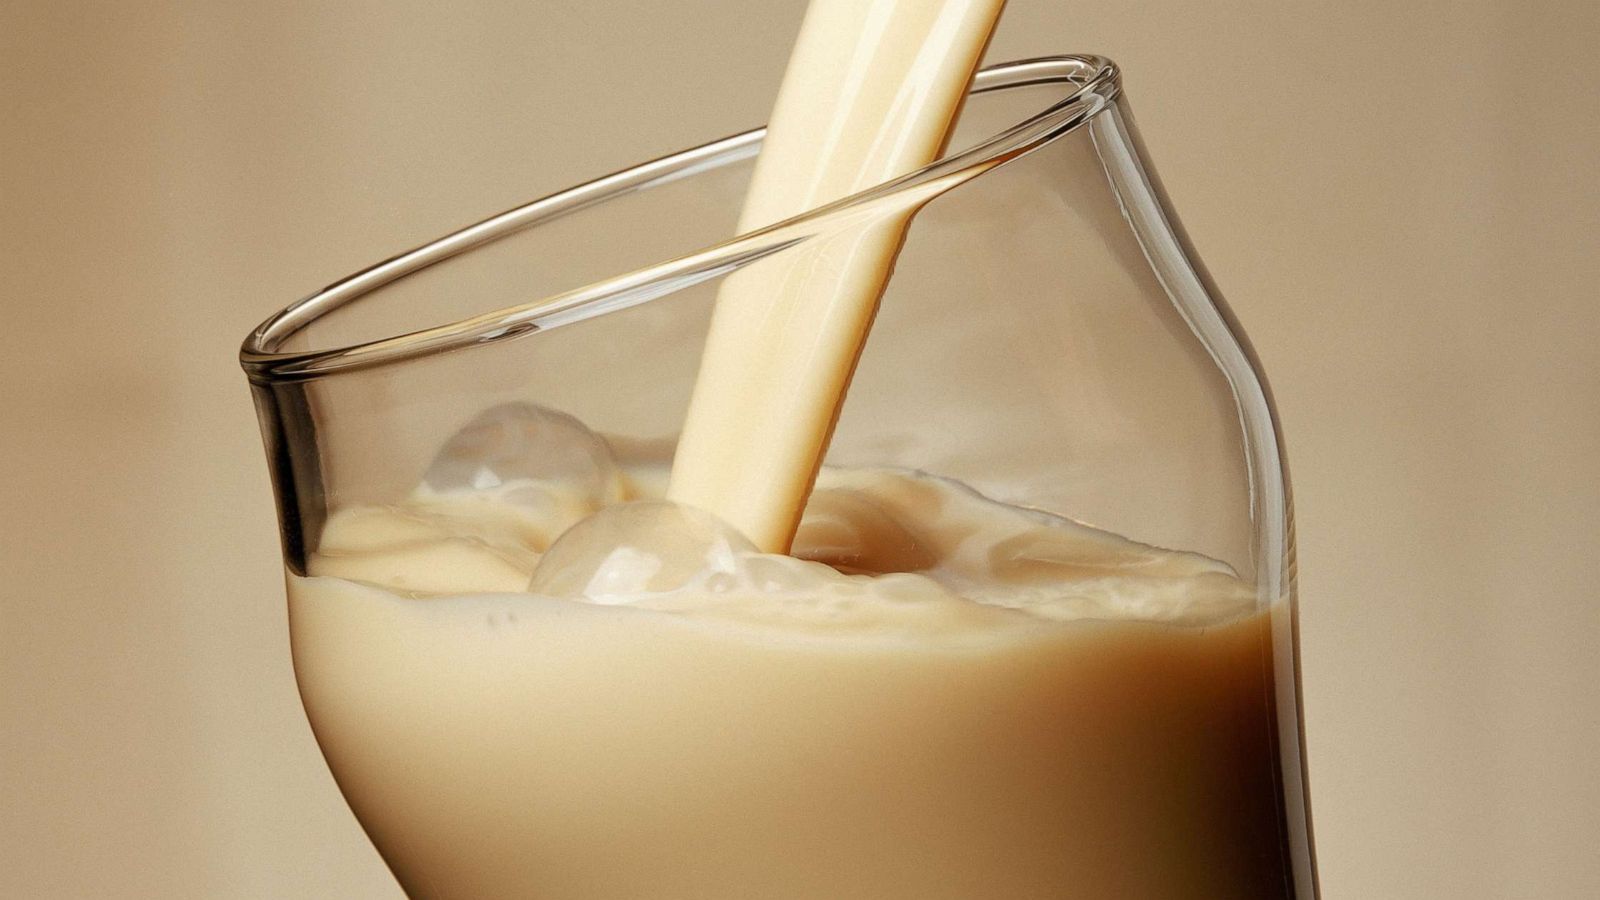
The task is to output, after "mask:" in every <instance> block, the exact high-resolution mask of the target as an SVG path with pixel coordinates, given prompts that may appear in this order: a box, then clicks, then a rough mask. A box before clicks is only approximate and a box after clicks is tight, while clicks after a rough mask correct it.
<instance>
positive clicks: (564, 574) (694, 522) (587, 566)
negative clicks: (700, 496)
mask: <svg viewBox="0 0 1600 900" xmlns="http://www.w3.org/2000/svg"><path fill="white" fill-rule="evenodd" d="M755 552H756V548H755V545H754V544H752V543H750V541H749V540H747V539H746V538H745V537H744V536H743V535H741V534H739V533H738V532H737V531H735V530H734V529H733V528H732V527H730V526H729V525H727V524H726V523H724V522H723V521H722V520H720V519H718V518H717V517H716V516H713V515H711V514H710V513H707V512H703V511H701V510H698V509H694V508H693V507H688V506H681V505H679V504H676V503H668V502H665V501H643V502H635V503H622V504H618V505H615V506H608V507H606V508H605V509H602V510H600V511H599V512H597V513H595V514H594V515H592V516H589V517H588V518H586V519H584V520H583V521H581V522H579V523H578V524H576V525H574V526H572V527H571V528H570V529H568V530H567V532H566V533H565V534H563V535H562V536H561V537H560V538H559V539H557V540H556V542H555V543H554V544H552V545H551V546H550V549H549V550H548V551H547V552H546V553H545V555H544V557H543V558H542V559H541V560H540V561H539V566H538V568H537V569H535V570H534V573H533V578H532V579H531V580H530V581H529V583H528V590H529V592H531V593H535V594H542V595H545V596H550V597H562V598H567V599H579V598H582V599H585V600H589V601H591V602H596V603H606V602H626V601H627V600H630V599H636V598H638V597H639V596H640V595H641V594H649V593H660V592H665V591H674V590H678V589H680V588H684V587H688V586H690V585H704V586H705V587H706V588H707V589H708V590H716V589H717V587H718V585H717V581H718V580H719V579H721V580H723V581H727V580H730V579H733V578H735V577H736V576H737V573H738V572H739V570H740V563H741V560H742V559H743V558H744V557H746V556H749V555H751V554H754V553H755Z"/></svg>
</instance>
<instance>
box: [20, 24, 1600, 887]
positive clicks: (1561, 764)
mask: <svg viewBox="0 0 1600 900" xmlns="http://www.w3.org/2000/svg"><path fill="white" fill-rule="evenodd" d="M801 9H802V3H801V0H767V2H759V3H731V2H719V0H671V2H659V3H630V2H622V0H607V2H599V0H595V2H582V0H562V2H545V3H538V2H531V0H522V2H516V3H513V2H484V3H477V4H444V3H425V2H414V0H389V2H376V0H351V2H344V3H318V2H309V0H287V2H273V3H214V2H203V0H195V2H162V0H143V2H129V3H107V2H81V0H56V2H43V0H4V2H3V3H0V116H3V119H0V179H3V180H0V191H3V193H0V227H3V233H0V248H3V249H0V267H3V268H0V275H3V277H0V291H3V293H0V303H3V319H0V322H3V326H4V327H3V328H0V498H3V500H4V503H5V507H6V513H5V515H4V516H0V561H3V573H4V574H3V576H0V584H3V585H4V587H3V589H0V603H3V607H0V615H3V621H0V644H3V646H0V711H3V716H4V718H3V720H0V726H3V731H0V792H3V793H0V863H3V868H4V870H5V873H6V876H5V877H6V881H7V885H8V887H7V889H6V893H8V894H10V895H11V896H18V897H87V896H96V897H313V896H320V897H333V896H337V897H395V896H397V895H398V891H397V889H396V888H395V887H394V886H393V884H392V882H391V881H390V880H389V879H388V877H387V875H386V873H385V871H384V869H383V867H382V864H381V863H380V861H379V860H378V858H377V856H376V855H375V853H374V852H373V851H372V850H371V849H370V848H369V847H368V845H367V844H366V841H365V840H364V838H363V837H362V835H361V833H360V831H359V830H358V828H357V826H356V824H355V821H354V820H353V819H352V818H351V816H350V814H349V813H348V812H347V811H346V809H345V808H344V806H343V804H342V802H341V801H340V799H339V797H338V795H337V793H336V792H335V789H334V786H333V783H332V781H331V780H330V778H329V776H328V775H327V773H326V772H325V771H324V769H323V767H322V764H321V760H320V757H319V756H318V755H317V750H316V747H315V745H314V744H313V743H312V739H311V735H310V733H309V731H308V730H307V728H306V725H305V722H304V719H303V718H302V715H301V713H300V710H299V706H298V703H297V698H296V695H295V691H294V686H293V682H292V680H291V675H290V671H289V663H288V659H289V656H288V648H287V645H286V639H285V622H284V612H283V603H282V599H281V594H280V590H281V588H280V585H279V582H278V569H277V559H276V542H275V537H274V523H273V518H272V513H271V499H270V495H269V490H268V486H267V482H266V476H265V469H264V466H263V465H262V460H261V453H260V451H259V449H258V447H257V443H256V440H257V438H256V431H255V424H254V421H253V418H252V414H251V411H250V406H249V402H248V398H247V395H246V392H245V388H244V381H243V378H242V376H241V375H240V374H239V372H238V370H237V369H236V367H235V363H234V353H235V349H236V346H237V343H238V340H239V339H240V338H241V337H242V335H243V334H244V332H245V331H246V330H247V329H248V328H249V327H250V326H252V325H253V324H254V323H255V322H256V321H257V320H259V319H260V318H262V317H263V316H264V315H265V314H266V313H267V312H269V311H271V310H272V309H273V308H275V307H277V306H279V305H281V304H283V303H284V302H286V301H287V300H289V299H292V298H294V297H296V296H298V295H300V294H303V293H305V292H307V291H309V290H310V289H313V288H315V287H317V286H319V285H321V284H323V283H325V282H327V281H329V280H331V279H332V278H334V277H336V276H338V275H341V274H343V273H345V272H347V271H349V270H352V269H355V268H357V267H360V266H362V265H365V264H367V263H369V262H372V261H374V260H376V259H379V258H382V257H384V256H386V255H388V254H389V253H391V252H393V251H395V250H397V249H401V248H403V247H405V246H408V245H410V244H413V243H416V242H418V241H420V240H422V239H425V238H429V237H432V236H435V235H436V234H438V233H440V232H442V231H444V230H446V229H447V228H450V227H454V226H456V225H459V224H463V223H465V222H468V221H471V220H473V219H475V218H477V217H480V216H482V215H484V214H486V213H489V212H492V211H496V210H498V209H500V208H503V207H505V206H507V205H510V204H511V203H512V202H514V201H519V200H522V199H526V198H531V197H533V196H536V195H538V194H541V193H544V192H547V191H550V190H553V189H556V188H559V187H562V186H564V185H566V184H568V183H571V182H574V181H576V180H579V179H580V178H582V177H584V176H587V175H591V174H596V173H600V172H604V171H607V170H610V169H614V168H618V167H620V166H622V165H625V164H627V163H629V162H631V161H633V160H636V159H638V158H641V157H643V156H647V155H652V154H655V153H658V152H661V151H666V150H671V149H676V148H679V147H681V146H685V145H688V144H690V143H694V142H697V141H698V140H699V139H702V138H705V137H708V136H712V135H717V134H721V133H724V132H729V131H733V130H736V129H739V128H742V127H745V126H747V125H750V124H752V123H755V122H758V121H760V119H761V118H762V116H763V114H764V111H765V107H766V105H767V103H768V101H769V98H770V96H771V94H772V92H773V91H774V89H775V87H776V84H777V80H778V77H779V75H780V74H781V71H782V61H783V58H784V55H785V53H786V51H787V46H788V43H789V41H790V39H791V37H792V36H793V33H794V30H795V28H796V26H797V24H798V21H799V17H800V13H801ZM1597 34H1600V5H1596V4H1592V3H1588V2H1583V0H1572V2H1544V3H1538V2H1532V3H1530V2H1511V0H1460V2H1448V3H1447V2H1431V0H1430V2H1419V3H1391V2H1370V0H1345V2H1338V3H1333V2H1325V3H1285V2H1282V0H1261V2H1222V3H1206V4H1201V3H1186V2H1175V0H1156V2H1148V3H1087V2H1067V0H1012V9H1011V10H1010V12H1009V14H1008V18H1007V20H1006V22H1005V24H1004V25H1003V27H1002V30H1001V33H1000V34H999V36H998V37H997V38H996V40H995V44H994V47H993V50H992V52H991V58H993V59H999V58H1006V57H1015V56H1021V55H1034V54H1041V53H1047V52H1052V51H1073V50H1077V51H1095V52H1101V53H1105V54H1108V55H1111V56H1113V57H1115V58H1116V59H1117V60H1119V61H1120V62H1121V63H1123V65H1124V66H1125V68H1126V70H1127V83H1128V86H1129V91H1130V96H1131V97H1132V99H1133V103H1134V106H1135V108H1136V110H1137V111H1138V114H1139V117H1140V121H1141V124H1142V125H1143V128H1144V131H1145V136H1146V138H1147V140H1148V142H1149V144H1150V147H1151V152H1152V154H1153V156H1154V159H1155V162H1156V164H1157V166H1158V167H1159V169H1160V170H1161V172H1162V174H1163V176H1164V177H1165V180H1166V182H1167V184H1168V186H1169V188H1170V189H1171V192H1172V194H1173V198H1174V200H1175V202H1176V204H1177V207H1178V209H1179V210H1180V212H1181V214H1182V215H1183V217H1184V219H1185V220H1186V223H1187V224H1188V226H1189V228H1190V231H1191V232H1192V233H1193V235H1194V237H1195V239H1196V242H1197V244H1198V245H1199V247H1200V250H1201V252H1202V253H1203V254H1204V256H1205V259H1206V261H1207V262H1208V264H1209V265H1210V267H1211V269H1212V270H1213V273H1214V274H1215V276H1216V279H1217V281H1218V282H1219V283H1220V284H1221V285H1222V286H1223V289H1224V291H1225V292H1226V293H1227V295H1228V296H1229V298H1230V299H1231V301H1232V303H1233V305H1234V307H1235V309H1236V310H1237V312H1238V314H1239V316H1240V318H1241V319H1242V320H1243V322H1244V323H1245V325H1246V327H1247V328H1248V329H1249V331H1250V333H1251V334H1252V336H1253V337H1254V339H1255V343H1256V346H1257V348H1258V349H1259V351H1260V354H1261V356H1262V358H1263V359H1264V361H1265V364H1266V367H1267V370H1268V372H1269V374H1270V375H1271V376H1272V379H1273V382H1274V385H1275V387H1276V389H1277V395H1278V399H1279V403H1280V406H1281V411H1282V414H1283V419H1284V422H1285V426H1286V428H1287V432H1288V442H1289V450H1290V456H1291V461H1292V464H1293V468H1294V480H1295V488H1296V494H1297V501H1298V511H1299V525H1300V540H1301V544H1300V546H1301V572H1302V599H1303V602H1304V615H1303V631H1304V663H1305V693H1306V708H1307V715H1308V720H1309V721H1308V731H1309V746H1310V757H1311V775H1312V786H1313V794H1314V803H1315V811H1316V827H1317V842H1318V849H1319V851H1320V857H1321V869H1322V874H1323V878H1324V882H1325V887H1326V891H1327V895H1328V896H1329V897H1332V898H1352V900H1354V898H1446V897H1450V898H1454V897H1508V898H1509V897H1516V898H1523V897H1526V898H1553V897H1572V898H1582V897H1594V896H1600V854H1597V853H1596V852H1595V849H1594V841H1595V838H1596V832H1597V830H1600V776H1597V774H1596V771H1595V761H1594V757H1595V755H1596V751H1595V748H1596V746H1597V745H1600V703H1597V702H1596V701H1595V686H1596V684H1597V683H1600V597H1597V595H1596V594H1597V591H1596V587H1597V583H1600V563H1597V562H1596V560H1597V558H1600V554H1597V553H1596V552H1595V550H1594V549H1593V547H1592V544H1593V541H1594V538H1595V535H1596V533H1597V530H1600V512H1597V510H1600V471H1597V466H1596V465H1595V459H1596V456H1597V450H1600V447H1597V444H1600V365H1597V363H1600V355H1597V352H1596V350H1595V346H1596V341H1597V338H1600V304H1597V303H1596V300H1595V296H1594V295H1595V289H1594V285H1596V284H1597V283H1600V266H1597V262H1596V259H1597V256H1600V254H1597V253H1596V246H1595V245H1596V240H1595V236H1596V233H1597V229H1600V184H1597V177H1596V163H1597V147H1600V140H1597V138H1600V113H1597V112H1596V103H1595V99H1596V97H1597V96H1600V83H1597V79H1596V76H1595V72H1596V68H1595V66H1594V64H1593V60H1592V53H1591V51H1592V45H1593V43H1594V39H1595V37H1596V36H1597Z"/></svg>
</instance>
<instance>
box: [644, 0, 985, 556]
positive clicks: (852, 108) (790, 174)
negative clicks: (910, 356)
mask: <svg viewBox="0 0 1600 900" xmlns="http://www.w3.org/2000/svg"><path fill="white" fill-rule="evenodd" d="M1002 6H1004V0H812V3H811V5H810V7H809V8H808V9H807V11H806V18H805V22H804V23H803V24H802V26H801V29H800V37H799V39H798V40H797V41H796V43H795V48H794V53H793V55H792V56H791V57H790V60H789V69H788V72H787V73H786V74H785V75H784V79H783V88H782V90H781V91H780V92H779V94H778V101H777V103H776V104H775V105H774V106H773V110H772V116H771V118H770V119H769V122H768V125H767V136H766V139H765V140H764V141H763V142H762V147H761V156H760V157H759V159H758V160H757V162H756V171H755V175H754V176H753V179H752V181H751V184H750V190H749V195H748V196H747V197H746V199H745V207H744V211H743V214H742V215H741V217H740V221H739V230H740V231H741V232H745V231H750V230H753V229H756V228H760V227H763V226H766V225H771V224H773V223H774V222H777V221H778V220H780V219H784V218H786V217H789V216H793V215H798V214H800V213H803V212H805V211H807V210H810V209H814V208H816V207H819V206H822V205H824V204H826V203H830V202H832V201H834V200H838V199H841V198H843V197H846V196H848V195H850V194H853V193H856V192H858V191H863V190H866V189H867V188H871V187H874V186H876V185H878V184H881V183H883V182H885V181H888V180H890V179H892V178H894V177H896V176H899V175H904V174H906V173H908V172H911V171H913V170H915V169H917V168H918V167H920V166H923V165H926V164H928V163H930V162H932V161H933V160H934V159H935V158H936V157H937V156H938V154H939V151H940V150H941V149H942V148H943V147H944V144H945V141H946V139H947V138H948V136H949V133H950V130H951V128H952V127H953V124H954V121H955V117H956V113H957V112H958V111H959V110H960V107H961V101H962V100H963V99H964V98H965V97H966V94H967V86H968V83H969V82H970V81H971V80H972V75H973V72H974V71H976V69H977V67H978V61H979V59H980V58H981V57H982V55H983V49H984V47H985V46H986V45H987V44H988V42H989V36H990V34H991V33H992V32H993V30H994V26H995V22H996V20H997V19H998V18H999V16H1000V10H1001V8H1002ZM910 212H911V210H905V211H903V212H898V213H895V214H890V215H887V216H884V217H882V218H878V219H869V220H868V221H866V222H863V223H861V224H860V225H859V226H857V227H855V228H850V229H845V230H843V231H840V232H838V233H836V234H833V235H830V236H828V237H827V238H825V239H822V240H820V241H814V242H812V243H810V244H808V245H803V246H801V247H799V248H796V250H794V251H792V252H790V253H788V254H785V256H784V257H782V258H780V259H777V260H772V261H769V262H765V263H762V264H758V265H756V266H754V267H752V268H749V269H746V270H744V271H740V272H736V273H734V274H733V275H731V276H729V277H728V279H727V280H726V281H725V282H724V284H723V286H722V290H721V292H720V294H719V296H718V298H717V308H716V314H715V316H714V317H713V319H712V322H711V332H710V334H709V335H708V337H707V339H706V350H705V355H704V356H703V358H702V359H701V362H700V376H699V380H698V381H697V382H696V384H695V389H694V400H693V402H692V403H691V404H690V406H689V412H688V416H687V417H686V419H685V420H684V425H683V436H682V438H681V439H680V441H679V443H678V454H677V458H676V460H675V462H674V467H673V472H672V485H671V490H670V492H669V496H670V497H671V498H672V499H673V500H675V501H677V502H680V503H686V504H689V505H691V506H696V507H699V508H700V509H705V510H709V511H711V512H713V513H716V514H717V515H718V516H719V517H720V518H722V519H723V521H725V522H727V523H728V524H730V525H732V526H733V527H734V528H736V529H738V530H739V531H740V532H741V533H743V534H745V535H746V536H748V537H749V538H750V539H751V540H752V541H754V542H755V544H756V546H758V547H760V548H761V549H763V550H767V551H771V552H774V553H782V552H784V551H786V550H787V549H788V547H789V540H790V538H792V537H793V536H794V529H795V526H796V524H797V522H798V521H799V516H800V509H801V507H802V506H804V505H805V499H806V492H807V491H808V490H809V489H810V487H811V479H812V477H813V476H814V475H815V474H816V471H817V465H818V464H819V463H820V462H821V460H822V454H823V452H824V450H826V448H827V443H828V437H829V433H830V432H831V431H832V428H833V423H834V419H835V417H836V415H837V414H838V410H839V404H840V402H841V400H842V398H843V397H844V392H845V388H846V387H847V386H848V384H849V381H850V375H851V372H852V370H853V369H854V368H855V363H856V358H857V357H858V355H859V354H860V352H861V346H862V342H863V341H864V340H865V338H866V334H867V329H868V327H869V326H870V325H871V323H872V316H873V312H874V310H875V309H876V306H877V301H878V296H879V295H880V294H881V293H882V292H883V287H884V283H885V281H886V280H887V279H888V277H889V270H890V268H891V267H892V265H893V264H894V257H895V254H896V252H898V250H899V248H900V243H901V240H902V238H903V236H904V228H905V224H906V221H907V218H908V216H909V215H910Z"/></svg>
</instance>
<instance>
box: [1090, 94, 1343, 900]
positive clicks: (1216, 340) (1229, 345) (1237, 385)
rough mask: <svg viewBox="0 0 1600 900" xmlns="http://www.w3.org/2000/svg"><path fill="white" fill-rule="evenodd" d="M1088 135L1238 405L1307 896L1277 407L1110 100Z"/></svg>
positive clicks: (1311, 879)
mask: <svg viewBox="0 0 1600 900" xmlns="http://www.w3.org/2000/svg"><path fill="white" fill-rule="evenodd" d="M1089 136H1090V140H1091V141H1092V143H1093V145H1094V148H1095V153H1096V155H1097V157H1098V158H1099V160H1100V163H1101V167H1102V169H1103V171H1104V172H1105V175H1106V179H1107V181H1108V182H1109V183H1110V184H1111V186H1112V189H1113V190H1114V191H1115V193H1116V196H1117V201H1118V204H1119V205H1120V206H1121V209H1122V214H1123V218H1124V219H1125V220H1126V221H1127V223H1128V225H1129V227H1130V229H1131V230H1132V232H1133V234H1134V236H1135V238H1136V239H1137V240H1138V242H1139V246H1140V249H1141V250H1142V251H1143V253H1144V256H1145V259H1146V261H1148V262H1149V264H1150V269H1151V271H1152V272H1153V273H1154V274H1155V276H1156V278H1157V279H1158V280H1159V282H1160V284H1161V286H1162V288H1163V289H1164V290H1165V291H1166V293H1167V296H1168V297H1169V298H1171V300H1172V303H1173V306H1174V307H1176V308H1177V310H1178V312H1179V314H1180V315H1182V316H1183V318H1184V321H1185V322H1186V323H1187V324H1188V326H1189V328H1190V330H1191V331H1192V332H1193V333H1194V336H1195V338H1196V340H1198V341H1199V342H1200V344H1201V346H1203V347H1204V348H1205V350H1206V352H1207V353H1209V354H1210V355H1211V358H1212V361H1213V362H1214V363H1215V364H1216V366H1217V369H1218V370H1219V371H1220V372H1221V373H1222V375H1223V377H1224V378H1225V379H1226V380H1227V383H1228V387H1229V389H1230V390H1231V391H1232V393H1233V397H1234V401H1235V403H1236V405H1237V408H1238V410H1239V420H1240V421H1239V425H1240V429H1241V431H1242V432H1243V434H1244V440H1245V462H1246V465H1247V467H1248V475H1249V480H1250V515H1251V518H1252V520H1253V521H1254V523H1255V541H1256V546H1255V547H1254V554H1253V555H1254V557H1255V561H1256V571H1255V573H1253V574H1254V576H1255V583H1256V585H1257V591H1258V596H1257V601H1258V603H1259V604H1261V605H1262V606H1267V605H1269V604H1272V603H1274V602H1277V601H1279V600H1281V601H1283V615H1282V616H1281V617H1280V618H1279V619H1278V621H1276V622H1275V626H1274V633H1275V634H1274V654H1273V656H1274V659H1273V664H1274V666H1275V667H1276V668H1277V669H1278V670H1279V671H1277V672H1276V673H1275V674H1276V677H1275V678H1274V682H1275V683H1276V684H1277V685H1278V690H1279V693H1280V696H1279V698H1278V699H1279V704H1278V705H1279V708H1280V709H1281V710H1293V711H1294V712H1295V714H1294V715H1292V716H1281V715H1280V717H1279V738H1280V742H1281V743H1280V753H1281V754H1282V757H1283V765H1281V766H1280V770H1281V771H1282V773H1283V778H1284V780H1285V783H1284V785H1283V791H1284V797H1285V800H1286V801H1287V802H1289V803H1291V804H1298V809H1295V808H1291V810H1290V812H1291V813H1294V814H1293V815H1291V816H1290V817H1289V827H1290V834H1289V846H1290V851H1291V853H1290V855H1291V857H1292V859H1291V860H1290V861H1289V862H1290V866H1289V868H1290V871H1291V873H1292V877H1293V879H1294V895H1295V896H1296V897H1304V898H1308V900H1314V898H1316V897H1318V896H1319V886H1318V883H1317V875H1316V862H1315V850H1314V843H1313V840H1312V824H1311V814H1310V809H1311V807H1310V791H1309V787H1308V785H1307V782H1306V776H1305V770H1306V759H1305V735H1304V725H1303V721H1302V717H1301V716H1300V715H1299V712H1298V711H1299V709H1300V708H1301V706H1302V697H1301V690H1300V651H1299V643H1300V641H1299V616H1298V612H1297V605H1298V599H1297V597H1296V592H1295V550H1294V521H1293V515H1294V512H1293V506H1292V500H1291V497H1290V492H1289V480H1288V469H1287V466H1286V464H1285V461H1284V453H1283V444H1282V431H1281V430H1280V428H1279V426H1278V414H1277V410H1276V409H1275V407H1274V406H1273V403H1272V395H1271V391H1270V389H1269V388H1268V386H1267V381H1266V377H1265V376H1264V375H1263V374H1262V371H1261V366H1260V364H1259V363H1258V362H1257V360H1256V358H1255V354H1254V352H1253V350H1252V349H1251V347H1250V344H1249V341H1248V339H1247V338H1246V337H1245V336H1244V331H1243V330H1242V329H1241V328H1240V327H1239V325H1238V322H1237V321H1236V320H1235V319H1234V317H1233V315H1232V313H1231V311H1230V310H1229V309H1228V307H1227V304H1226V303H1225V302H1223V300H1222V296H1221V294H1220V293H1219V292H1218V291H1217V289H1216V287H1215V285H1214V284H1213V283H1212V282H1211V278H1210V276H1209V274H1208V273H1207V272H1206V271H1205V270H1204V268H1203V266H1202V263H1201V262H1200V257H1199V255H1198V254H1196V253H1195V251H1194V249H1193V247H1192V246H1191V244H1190V242H1189V239H1188V236H1187V234H1186V233H1185V232H1184V230H1183V227H1182V225H1181V224H1179V222H1178V220H1177V217H1176V216H1175V215H1174V214H1173V213H1172V211H1171V205H1170V203H1169V202H1168V201H1167V197H1166V192H1165V190H1164V189H1163V188H1162V187H1161V184H1160V181H1159V180H1158V179H1157V178H1156V176H1155V173H1154V172H1153V171H1151V170H1150V169H1148V168H1146V166H1145V164H1144V163H1143V162H1142V160H1144V159H1147V158H1148V157H1147V156H1146V155H1145V152H1144V145H1143V141H1142V140H1141V139H1140V138H1139V134H1138V131H1137V129H1136V128H1135V127H1134V125H1133V122H1132V120H1131V118H1130V117H1129V115H1128V113H1127V111H1126V109H1125V107H1124V104H1123V103H1122V102H1118V103H1113V104H1111V105H1110V107H1109V108H1108V109H1107V110H1106V111H1105V112H1104V113H1102V114H1101V115H1098V116H1096V117H1094V118H1093V119H1092V120H1090V122H1089Z"/></svg>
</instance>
